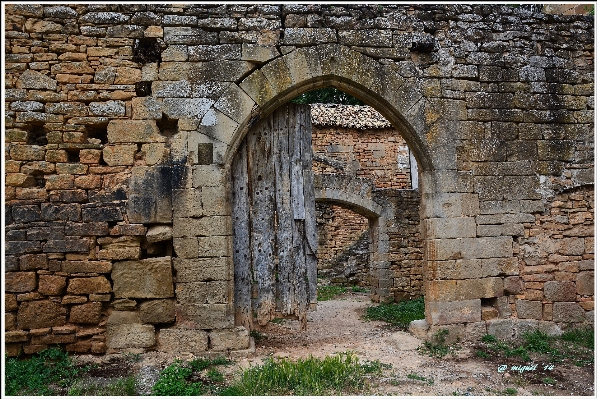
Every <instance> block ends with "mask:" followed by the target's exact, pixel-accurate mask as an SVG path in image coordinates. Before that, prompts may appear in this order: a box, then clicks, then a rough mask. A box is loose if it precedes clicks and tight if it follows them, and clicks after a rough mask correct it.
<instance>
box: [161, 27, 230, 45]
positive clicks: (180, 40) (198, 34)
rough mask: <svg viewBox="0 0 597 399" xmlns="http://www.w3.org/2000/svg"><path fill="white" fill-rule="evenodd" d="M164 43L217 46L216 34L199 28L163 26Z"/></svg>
mask: <svg viewBox="0 0 597 399" xmlns="http://www.w3.org/2000/svg"><path fill="white" fill-rule="evenodd" d="M164 42H166V43H167V44H189V45H192V44H217V42H218V33H217V32H208V31H205V30H203V29H200V28H191V27H179V26H176V27H175V26H172V27H170V26H165V27H164Z"/></svg>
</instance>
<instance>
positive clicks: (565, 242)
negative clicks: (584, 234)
mask: <svg viewBox="0 0 597 399" xmlns="http://www.w3.org/2000/svg"><path fill="white" fill-rule="evenodd" d="M558 252H559V253H561V254H562V255H583V254H584V252H585V241H584V238H577V237H574V238H562V239H560V240H558Z"/></svg>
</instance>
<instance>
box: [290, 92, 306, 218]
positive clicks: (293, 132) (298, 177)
mask: <svg viewBox="0 0 597 399" xmlns="http://www.w3.org/2000/svg"><path fill="white" fill-rule="evenodd" d="M287 106H288V108H289V112H288V115H289V118H292V119H289V124H288V129H289V132H288V133H289V135H290V140H291V141H292V146H291V149H292V150H291V153H290V157H291V160H290V162H291V170H290V172H291V187H290V189H291V198H292V212H293V216H294V219H295V220H304V219H305V198H304V196H303V160H302V151H301V150H302V143H301V139H302V134H301V130H300V122H299V120H300V119H299V118H298V115H297V112H298V109H299V107H298V104H287Z"/></svg>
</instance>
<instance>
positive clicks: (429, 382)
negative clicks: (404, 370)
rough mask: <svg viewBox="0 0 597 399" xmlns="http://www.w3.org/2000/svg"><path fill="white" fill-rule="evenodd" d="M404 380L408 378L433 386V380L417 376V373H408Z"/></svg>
mask: <svg viewBox="0 0 597 399" xmlns="http://www.w3.org/2000/svg"><path fill="white" fill-rule="evenodd" d="M406 378H410V379H411V380H417V381H423V382H426V383H428V384H429V385H433V378H427V377H423V376H421V375H418V374H417V373H410V374H408V375H407V376H406Z"/></svg>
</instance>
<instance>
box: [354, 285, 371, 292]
mask: <svg viewBox="0 0 597 399" xmlns="http://www.w3.org/2000/svg"><path fill="white" fill-rule="evenodd" d="M350 290H351V291H352V292H367V288H365V287H358V286H356V285H355V286H353V287H352V288H351V289H350Z"/></svg>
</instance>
